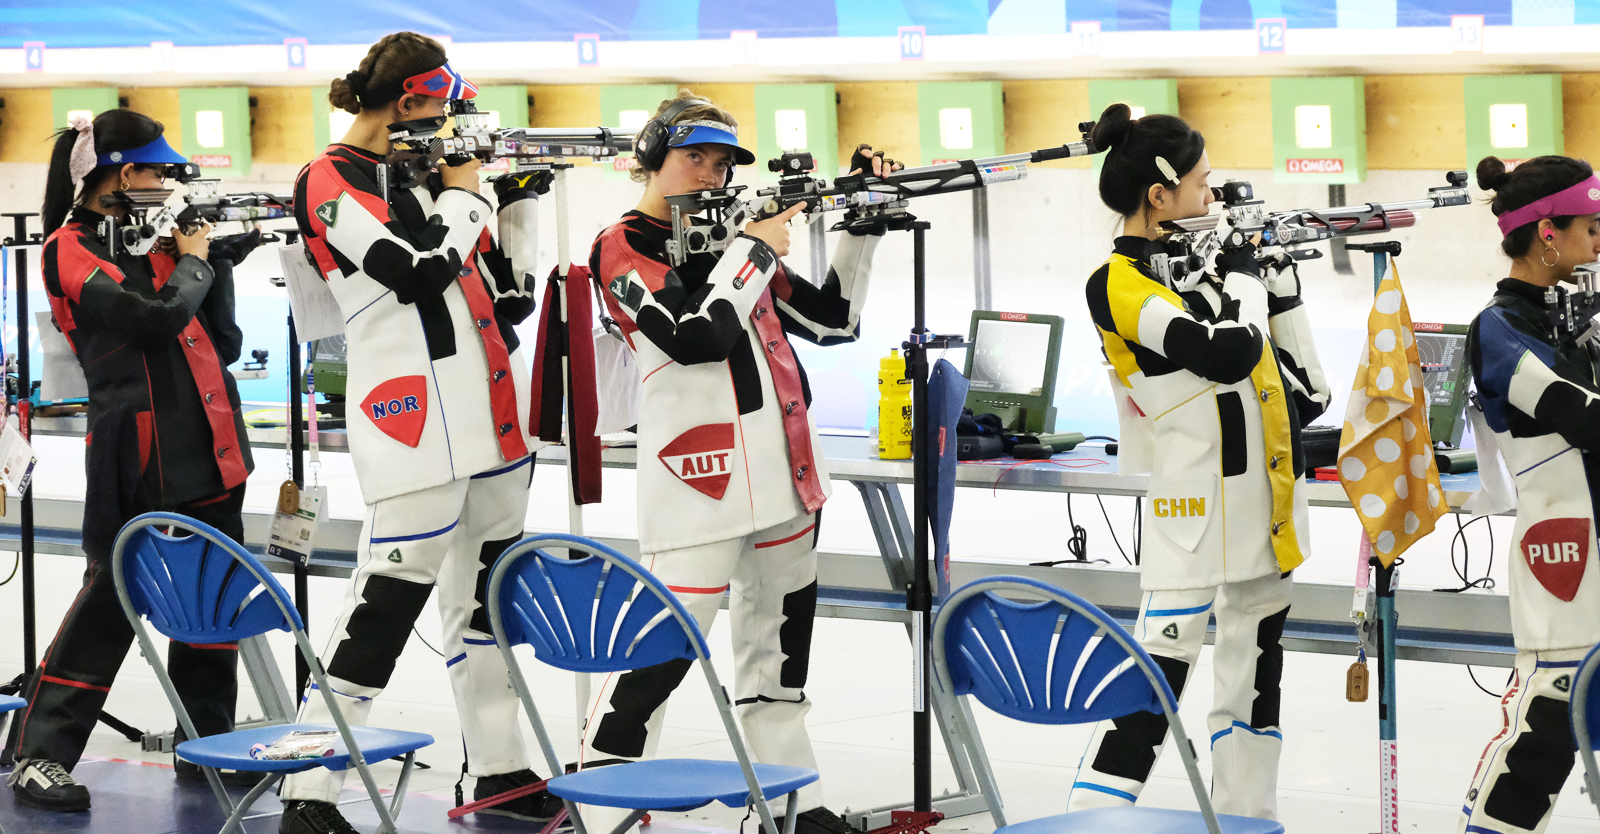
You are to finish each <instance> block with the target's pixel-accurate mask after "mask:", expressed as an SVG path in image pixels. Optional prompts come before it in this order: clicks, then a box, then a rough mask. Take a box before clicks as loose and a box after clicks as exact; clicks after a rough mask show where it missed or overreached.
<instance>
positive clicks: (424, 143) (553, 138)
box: [378, 99, 636, 193]
mask: <svg viewBox="0 0 1600 834" xmlns="http://www.w3.org/2000/svg"><path fill="white" fill-rule="evenodd" d="M449 107H450V116H451V118H453V119H454V124H455V134H454V135H453V136H440V135H439V131H440V130H442V129H444V122H445V117H443V116H439V117H436V118H432V119H412V120H411V121H406V122H398V123H396V124H392V125H389V130H390V133H389V144H390V146H391V150H390V151H389V156H388V158H387V160H386V161H387V162H388V163H389V164H388V165H387V166H379V168H378V175H379V177H380V179H381V178H385V177H387V178H389V179H391V180H392V181H393V183H394V185H395V186H397V187H399V188H410V187H412V186H414V185H416V184H417V183H418V182H420V181H421V180H422V178H423V177H425V176H427V175H428V173H429V172H430V171H432V170H434V169H435V168H436V167H438V166H439V164H440V163H443V164H445V165H460V164H461V163H463V162H466V161H467V160H469V159H479V160H482V161H484V162H490V161H492V160H496V159H511V160H514V161H515V162H516V163H517V165H516V170H519V171H526V170H530V169H534V168H538V167H540V166H542V165H548V163H549V160H553V159H563V158H586V159H608V158H611V157H615V156H616V155H617V154H619V153H622V152H624V151H630V150H632V149H633V136H634V133H635V132H636V131H633V130H624V129H622V128H611V127H580V128H570V127H554V128H552V127H526V128H522V127H518V128H504V129H496V128H492V127H490V125H489V114H488V113H479V112H478V108H477V105H475V104H473V103H472V102H471V101H470V100H468V99H457V100H454V101H452V102H450V105H449ZM379 185H380V186H381V187H382V188H383V190H384V193H388V187H389V182H388V181H385V182H380V183H379Z"/></svg>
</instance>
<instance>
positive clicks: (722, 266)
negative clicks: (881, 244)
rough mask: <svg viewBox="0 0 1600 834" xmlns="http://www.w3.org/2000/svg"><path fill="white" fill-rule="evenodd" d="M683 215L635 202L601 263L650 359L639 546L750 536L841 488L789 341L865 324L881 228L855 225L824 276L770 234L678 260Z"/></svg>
mask: <svg viewBox="0 0 1600 834" xmlns="http://www.w3.org/2000/svg"><path fill="white" fill-rule="evenodd" d="M671 236H672V230H671V227H670V225H669V224H667V223H665V222H663V221H660V220H656V219H655V218H652V217H649V216H647V215H644V214H642V213H640V212H637V211H634V212H629V213H627V214H625V215H623V217H622V220H621V221H619V222H617V223H616V224H614V225H612V226H611V227H610V228H608V229H606V230H605V231H604V232H601V233H600V237H599V238H598V239H597V240H595V243H594V248H593V250H592V251H591V253H590V256H589V257H590V270H591V272H592V274H593V275H594V278H595V280H596V282H597V283H598V284H600V285H601V288H602V290H603V295H604V297H605V302H606V307H607V310H608V311H609V314H610V316H611V317H612V318H614V319H616V321H617V323H618V324H619V325H620V326H621V328H622V331H623V333H624V335H625V337H626V339H627V342H628V347H629V348H630V349H632V350H633V352H634V356H635V357H636V358H637V360H638V362H639V374H640V380H641V386H642V388H641V391H640V400H639V547H640V549H641V550H642V551H644V552H646V553H653V552H660V551H664V550H675V549H678V548H684V547H692V546H695V545H699V544H705V543H708V542H714V541H722V540H725V539H731V538H736V537H738V536H743V535H747V534H749V533H753V532H755V531H757V530H762V529H765V528H768V527H772V526H774V525H777V524H781V523H783V522H785V521H789V520H791V519H794V518H797V517H799V516H801V515H804V514H806V513H811V512H815V511H817V510H818V509H820V508H821V507H822V504H823V502H824V501H826V500H827V497H828V495H829V493H830V491H831V489H832V487H831V485H830V484H829V482H828V471H827V463H826V461H825V460H824V458H823V454H822V449H821V445H820V442H819V440H818V438H817V427H816V423H815V421H814V420H813V419H812V417H811V413H810V410H809V409H810V405H811V387H810V383H809V382H808V381H807V379H806V373H805V369H804V368H803V367H801V365H800V360H799V358H798V357H797V356H795V353H794V350H793V348H792V347H791V346H790V344H789V336H790V335H795V336H798V337H800V338H802V339H805V340H806V341H808V342H813V343H815V344H819V345H834V344H840V343H843V342H850V341H854V340H855V339H856V337H857V336H858V335H859V333H860V317H861V308H862V306H863V305H864V304H865V302H866V296H867V281H868V274H869V272H870V269H871V264H872V253H873V250H875V249H876V248H877V245H878V240H879V237H878V236H877V235H873V234H863V235H859V236H858V235H856V234H853V233H847V234H846V235H844V236H843V238H841V239H840V241H839V247H838V250H837V251H836V252H835V254H834V257H833V264H832V266H831V267H830V268H829V270H828V277H827V280H826V281H824V282H823V283H822V286H820V287H818V286H814V285H812V284H811V283H810V282H808V281H806V280H805V279H804V278H801V277H800V276H799V275H796V274H795V273H794V272H793V271H792V270H790V269H789V267H788V266H787V265H785V264H784V263H782V262H781V261H779V260H778V258H777V257H776V256H774V255H773V253H772V250H771V249H769V248H767V245H766V244H765V243H763V242H761V241H760V240H757V239H756V238H753V237H748V236H745V235H739V236H738V237H737V238H736V239H735V240H734V241H733V243H732V244H731V245H730V246H729V247H728V248H727V249H726V250H724V251H723V252H722V253H720V254H713V253H702V254H698V255H694V256H691V257H690V258H689V260H688V261H686V262H685V263H684V264H683V265H682V266H680V267H678V268H673V267H672V266H671V265H670V262H669V261H668V259H667V251H666V244H667V241H668V240H669V239H670V238H671Z"/></svg>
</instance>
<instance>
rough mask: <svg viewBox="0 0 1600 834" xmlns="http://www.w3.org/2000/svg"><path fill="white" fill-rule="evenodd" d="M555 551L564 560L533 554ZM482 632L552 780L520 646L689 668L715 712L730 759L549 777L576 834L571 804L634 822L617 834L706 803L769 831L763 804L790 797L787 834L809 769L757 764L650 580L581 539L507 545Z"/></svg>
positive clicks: (557, 660)
mask: <svg viewBox="0 0 1600 834" xmlns="http://www.w3.org/2000/svg"><path fill="white" fill-rule="evenodd" d="M544 547H557V548H560V551H559V552H562V553H565V554H571V553H576V552H578V551H583V552H587V553H589V554H591V555H589V556H585V557H583V558H581V559H571V558H563V557H561V556H555V555H552V554H550V553H547V552H545V551H544V550H542V549H541V548H544ZM487 596H488V600H489V623H490V625H491V626H492V627H493V628H494V638H495V642H496V643H497V644H499V646H500V653H501V654H502V655H503V656H504V657H505V660H506V666H507V667H509V668H510V670H511V683H512V685H513V686H514V687H516V690H517V695H518V696H519V697H521V698H522V706H523V709H525V710H527V713H528V720H529V721H530V722H531V723H532V724H533V732H534V734H535V735H536V736H537V737H538V739H539V747H540V749H542V750H543V751H544V757H545V761H546V763H547V764H548V765H549V767H550V772H552V773H560V772H561V771H562V765H561V760H560V759H559V758H557V757H556V752H555V748H554V747H553V746H551V743H550V735H549V733H547V732H545V728H544V722H543V721H542V720H540V718H539V710H538V708H537V707H536V706H535V705H534V703H533V695H532V693H531V692H529V691H528V684H527V681H526V680H524V679H523V676H522V669H521V667H519V666H518V665H517V658H516V655H515V654H514V653H513V652H512V647H514V646H517V645H523V644H525V645H528V646H531V647H532V648H533V653H534V656H535V657H537V658H538V659H539V660H541V661H543V662H545V663H548V664H550V665H551V666H555V667H557V668H559V669H566V670H567V671H569V672H580V673H585V672H621V671H627V670H631V669H642V668H645V667H647V666H655V665H656V664H659V663H666V662H668V661H671V660H696V661H699V664H700V669H701V671H703V672H704V673H705V677H706V684H707V685H708V686H710V688H711V697H712V700H714V701H715V702H716V704H717V710H718V711H719V712H720V713H721V714H722V724H723V727H724V728H725V729H726V730H727V733H728V741H729V742H731V743H732V744H733V752H734V755H735V756H736V757H737V758H738V761H735V762H728V761H709V760H704V759H655V760H651V761H639V762H628V763H624V764H615V765H608V766H605V767H599V768H593V769H589V770H580V771H578V772H577V773H571V774H568V775H566V776H557V777H555V778H553V779H551V780H550V784H549V790H550V793H552V794H554V795H556V796H558V797H561V800H562V802H563V803H564V804H565V805H566V808H567V816H568V818H570V819H571V820H572V823H573V826H574V828H575V830H576V834H587V832H586V829H585V828H584V825H583V820H581V819H580V818H579V817H578V809H577V807H576V804H577V803H580V802H581V803H587V804H590V805H600V806H603V807H607V808H626V809H628V810H630V811H632V812H633V813H632V814H631V815H630V816H629V817H628V818H627V819H626V820H624V821H623V822H622V823H621V824H620V825H619V826H618V827H617V828H616V830H615V832H614V834H621V833H622V832H624V831H626V830H628V828H629V827H631V826H632V825H633V824H634V823H636V822H638V821H639V820H640V819H641V818H642V817H643V816H644V815H645V814H646V813H648V812H650V811H689V810H693V809H695V808H699V807H702V806H705V805H709V804H710V803H712V802H714V801H715V802H721V803H722V804H724V805H727V806H729V807H731V808H741V807H744V806H747V805H754V806H755V809H756V813H757V814H758V815H759V816H760V818H761V824H762V825H763V826H765V827H766V828H765V830H767V831H777V830H779V829H778V826H777V825H775V824H774V823H773V817H772V809H771V808H770V807H769V805H768V800H770V799H774V798H776V797H778V796H782V795H785V794H787V795H788V797H789V807H788V813H787V814H786V815H785V816H784V820H783V828H782V831H783V832H784V834H794V826H795V815H796V812H797V811H798V808H797V804H796V801H795V794H796V792H797V791H799V790H800V788H802V787H805V786H806V785H809V784H811V783H812V782H815V781H817V772H816V771H815V770H812V769H810V768H805V767H786V766H783V765H768V764H753V763H751V761H750V756H749V754H748V753H747V752H746V751H745V744H744V736H743V734H742V733H740V731H739V725H738V722H736V721H735V720H734V716H733V706H732V705H731V704H729V703H728V696H727V692H726V691H725V690H724V689H723V688H722V684H721V683H720V682H718V680H717V672H716V670H715V669H713V668H712V666H711V660H710V654H711V652H710V649H708V648H707V646H706V641H705V637H703V636H702V635H701V634H700V627H699V625H698V624H697V623H696V622H695V620H694V617H692V616H690V615H689V612H688V611H687V610H685V609H684V607H683V604H682V603H681V602H679V601H678V598H677V597H675V596H673V594H672V592H671V591H669V590H667V587H666V586H665V585H663V584H661V581H660V580H659V579H656V578H655V577H654V576H653V575H651V574H650V572H649V571H647V570H645V569H644V568H643V567H641V566H640V565H639V563H638V562H635V561H634V560H632V559H629V558H628V557H626V556H624V555H622V554H621V553H618V552H617V551H615V550H612V549H611V548H609V547H606V546H605V545H603V544H600V543H599V542H596V541H592V540H590V539H585V538H582V537H579V536H569V535H563V534H548V535H540V536H532V537H529V538H526V539H523V540H522V541H520V542H517V543H516V544H514V545H512V546H511V548H510V549H509V550H507V551H506V552H505V553H504V554H502V555H501V556H500V559H499V561H497V562H495V565H494V570H493V572H491V573H490V574H489V586H488V594H487Z"/></svg>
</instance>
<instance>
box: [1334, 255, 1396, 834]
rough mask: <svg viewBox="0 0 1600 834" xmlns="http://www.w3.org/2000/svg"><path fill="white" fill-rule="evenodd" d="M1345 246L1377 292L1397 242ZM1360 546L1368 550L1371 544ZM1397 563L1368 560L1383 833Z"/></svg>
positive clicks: (1390, 785)
mask: <svg viewBox="0 0 1600 834" xmlns="http://www.w3.org/2000/svg"><path fill="white" fill-rule="evenodd" d="M1344 248H1345V249H1355V250H1359V251H1362V252H1368V253H1370V254H1371V255H1372V292H1373V295H1377V292H1378V287H1379V286H1381V285H1382V284H1383V276H1384V273H1385V272H1386V271H1387V270H1388V262H1387V261H1386V260H1385V259H1386V258H1389V257H1399V256H1400V243H1399V241H1393V240H1385V241H1380V242H1378V243H1359V244H1358V243H1350V244H1345V247H1344ZM1361 535H1362V537H1363V538H1364V537H1365V536H1366V535H1367V534H1366V532H1365V531H1363V532H1362V533H1361ZM1362 549H1363V551H1365V552H1371V549H1370V547H1364V548H1362ZM1400 563H1401V560H1399V559H1396V560H1395V562H1394V564H1392V565H1390V566H1389V567H1384V566H1383V562H1382V561H1381V560H1379V559H1378V557H1377V556H1376V555H1374V556H1372V557H1371V559H1370V560H1369V564H1370V565H1371V566H1372V570H1373V583H1374V584H1375V585H1377V587H1376V588H1374V589H1373V590H1374V591H1375V592H1376V593H1377V597H1378V600H1377V623H1375V624H1374V625H1375V627H1376V628H1377V631H1378V639H1377V641H1376V643H1377V647H1378V791H1379V796H1378V813H1379V815H1380V827H1379V829H1378V830H1379V831H1380V832H1382V834H1400V764H1399V756H1400V742H1399V738H1400V726H1399V716H1398V714H1397V713H1396V711H1395V702H1396V698H1395V685H1394V672H1395V668H1394V661H1395V657H1394V652H1395V646H1394V637H1395V629H1396V628H1398V627H1399V621H1400V618H1399V615H1398V614H1397V613H1396V612H1395V609H1394V588H1395V584H1396V579H1395V569H1396V568H1398V567H1399V566H1400Z"/></svg>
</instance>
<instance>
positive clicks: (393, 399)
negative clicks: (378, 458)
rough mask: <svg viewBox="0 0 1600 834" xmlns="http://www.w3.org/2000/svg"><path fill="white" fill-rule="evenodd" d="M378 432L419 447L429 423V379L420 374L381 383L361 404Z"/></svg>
mask: <svg viewBox="0 0 1600 834" xmlns="http://www.w3.org/2000/svg"><path fill="white" fill-rule="evenodd" d="M361 413H362V414H365V415H366V417H367V419H368V420H371V421H372V424H373V425H375V426H377V427H378V430H379V431H381V432H383V433H384V434H387V435H389V436H390V437H392V438H394V439H395V440H398V441H400V442H401V443H404V444H406V445H407V446H410V447H412V448H413V449H414V448H416V446H417V443H418V442H419V441H421V440H422V427H423V426H424V425H426V424H427V422H428V380H427V378H426V377H423V376H421V375H417V376H400V377H395V378H394V379H391V380H387V381H385V382H381V383H379V384H378V385H377V387H375V388H373V389H372V392H371V393H369V394H367V398H366V400H365V401H363V402H362V403H361Z"/></svg>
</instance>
